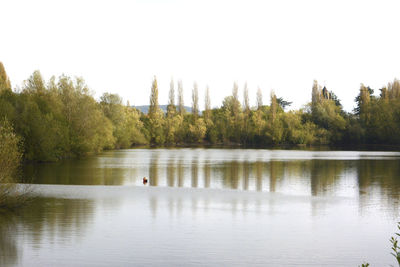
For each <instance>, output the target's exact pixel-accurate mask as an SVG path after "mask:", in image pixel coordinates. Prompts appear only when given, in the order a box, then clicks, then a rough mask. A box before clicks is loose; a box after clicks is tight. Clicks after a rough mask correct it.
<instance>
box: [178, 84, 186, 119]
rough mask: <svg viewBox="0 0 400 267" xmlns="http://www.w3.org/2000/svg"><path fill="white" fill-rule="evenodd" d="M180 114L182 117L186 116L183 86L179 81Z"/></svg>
mask: <svg viewBox="0 0 400 267" xmlns="http://www.w3.org/2000/svg"><path fill="white" fill-rule="evenodd" d="M178 112H179V114H180V115H181V116H183V115H184V114H185V104H184V102H183V85H182V81H178Z"/></svg>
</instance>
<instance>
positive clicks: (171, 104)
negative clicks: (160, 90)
mask: <svg viewBox="0 0 400 267" xmlns="http://www.w3.org/2000/svg"><path fill="white" fill-rule="evenodd" d="M168 98H169V99H168V107H167V117H171V116H173V115H174V114H175V112H176V107H175V88H174V80H173V79H171V83H170V85H169V94H168Z"/></svg>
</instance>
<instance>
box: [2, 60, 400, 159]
mask: <svg viewBox="0 0 400 267" xmlns="http://www.w3.org/2000/svg"><path fill="white" fill-rule="evenodd" d="M174 85H175V83H174V81H171V84H170V91H169V100H168V106H167V111H166V113H164V112H163V111H162V110H161V109H160V106H159V102H158V84H157V80H156V78H154V81H153V84H152V87H151V95H150V106H149V110H148V113H147V114H144V113H142V112H140V111H139V110H137V109H135V108H132V107H130V106H129V104H128V105H123V104H122V99H121V97H119V96H118V95H116V94H109V93H105V94H103V95H102V96H101V98H100V101H96V100H95V99H94V98H93V96H92V95H91V93H90V91H89V89H88V87H87V86H86V84H85V83H84V81H83V80H82V79H80V78H75V79H72V78H70V77H67V76H64V75H63V76H60V77H59V78H58V79H56V78H54V77H53V78H51V79H50V80H49V81H45V80H44V79H43V78H42V76H41V74H40V73H39V72H38V71H35V72H34V73H33V74H32V75H31V76H30V77H29V78H28V79H27V80H26V81H25V83H24V85H23V86H22V88H20V89H19V90H12V88H11V83H10V80H9V78H8V76H7V74H6V72H5V70H4V67H3V65H2V64H1V63H0V118H1V125H2V126H0V127H3V125H11V127H12V128H13V130H14V133H15V134H16V136H17V138H19V139H20V140H21V142H20V143H21V146H20V147H21V151H22V153H23V158H24V159H25V160H34V161H56V160H59V159H62V158H68V157H76V156H82V155H86V154H88V153H96V152H99V151H101V150H103V149H114V148H129V147H132V146H134V145H137V144H150V145H170V146H174V145H196V144H211V145H213V144H215V145H234V144H240V145H246V146H257V147H260V146H264V147H265V146H271V145H282V144H285V145H286V144H287V145H319V144H327V145H349V144H351V145H354V144H386V145H398V144H400V82H399V81H398V80H394V81H393V82H392V83H389V84H388V85H387V86H386V87H384V88H381V89H380V92H381V93H380V95H379V96H374V95H373V92H374V90H372V89H371V88H369V87H365V86H364V85H361V88H360V93H359V95H358V97H357V98H356V100H355V101H356V102H357V108H356V109H355V110H354V112H353V113H348V112H345V111H344V110H343V108H342V106H341V104H340V100H339V99H338V98H337V97H336V95H335V94H334V93H333V92H332V91H328V90H327V88H325V87H324V88H322V87H321V86H320V85H318V83H317V81H314V84H313V86H312V90H311V92H312V94H311V102H310V103H309V104H307V105H306V106H305V107H304V108H301V109H299V110H294V111H293V110H292V111H285V108H286V107H287V106H289V105H290V104H291V102H288V101H285V100H284V99H282V98H279V97H277V96H276V95H275V93H274V92H272V93H271V97H270V105H264V104H263V101H262V91H261V89H258V91H257V96H256V99H257V105H256V106H255V107H250V105H249V95H248V89H247V85H245V86H244V89H243V103H241V102H240V101H239V86H238V84H237V83H234V85H233V90H232V95H230V96H227V97H225V99H224V100H223V103H222V106H221V107H219V108H211V105H210V93H209V89H208V88H207V90H206V93H205V97H204V106H205V109H204V111H203V112H200V110H199V101H200V100H199V94H198V87H197V84H196V83H195V84H194V85H193V88H192V107H191V110H192V112H190V113H189V112H187V111H186V108H185V106H184V101H183V99H184V97H183V85H182V82H181V81H179V82H178V83H177V94H175V86H174ZM175 95H176V97H175ZM175 98H176V99H177V104H175ZM7 127H8V128H7V129H9V128H10V126H7ZM2 142H3V140H2ZM3 143H4V142H3Z"/></svg>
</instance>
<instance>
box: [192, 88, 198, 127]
mask: <svg viewBox="0 0 400 267" xmlns="http://www.w3.org/2000/svg"><path fill="white" fill-rule="evenodd" d="M192 113H193V116H194V119H195V120H196V119H197V117H198V116H199V90H198V87H197V83H196V82H195V83H194V84H193V90H192Z"/></svg>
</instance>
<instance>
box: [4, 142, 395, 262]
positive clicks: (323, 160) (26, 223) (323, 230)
mask: <svg viewBox="0 0 400 267" xmlns="http://www.w3.org/2000/svg"><path fill="white" fill-rule="evenodd" d="M22 177H23V178H22V179H21V182H24V183H30V184H32V185H31V186H30V187H31V190H33V191H34V192H35V194H36V195H37V198H35V199H34V200H33V202H32V203H31V205H29V206H27V207H25V208H23V209H22V210H20V211H19V212H17V213H16V214H3V215H0V266H359V265H361V263H363V262H364V261H367V262H369V263H370V264H371V266H389V265H390V264H392V265H395V264H396V263H395V259H394V257H393V256H391V255H390V252H391V251H390V248H391V244H390V242H389V238H390V237H391V236H393V235H394V233H395V232H396V229H397V227H396V223H397V221H399V218H400V217H399V201H400V153H399V152H380V151H376V152H368V151H309V150H262V149H201V148H196V149H186V148H185V149H129V150H118V151H107V152H104V153H102V154H99V155H96V156H90V157H87V158H84V159H80V160H65V161H62V162H58V163H42V164H28V165H26V166H24V168H23V172H22ZM143 177H147V178H148V180H149V182H148V184H146V185H144V184H143V182H142V178H143ZM20 186H24V185H23V184H21V185H20Z"/></svg>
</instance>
